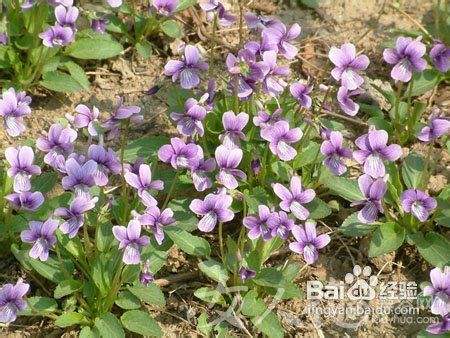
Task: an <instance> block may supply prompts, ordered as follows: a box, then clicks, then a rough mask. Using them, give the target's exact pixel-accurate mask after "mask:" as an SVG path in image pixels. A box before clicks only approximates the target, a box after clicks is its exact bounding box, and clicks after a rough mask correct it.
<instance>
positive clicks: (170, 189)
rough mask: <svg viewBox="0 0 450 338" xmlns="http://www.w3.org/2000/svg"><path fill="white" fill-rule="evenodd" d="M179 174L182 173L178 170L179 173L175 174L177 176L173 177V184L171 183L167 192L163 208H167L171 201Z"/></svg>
mask: <svg viewBox="0 0 450 338" xmlns="http://www.w3.org/2000/svg"><path fill="white" fill-rule="evenodd" d="M179 175H180V172H179V171H177V173H176V174H175V177H174V178H173V181H172V184H171V185H170V188H169V191H168V192H167V195H166V199H165V200H164V203H163V207H162V209H165V208H166V206H167V204H168V203H169V201H170V197H171V196H172V193H173V190H174V189H175V184H176V183H177V181H178V176H179Z"/></svg>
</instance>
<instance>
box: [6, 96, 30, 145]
mask: <svg viewBox="0 0 450 338" xmlns="http://www.w3.org/2000/svg"><path fill="white" fill-rule="evenodd" d="M30 103H31V97H29V96H27V94H26V93H25V92H16V91H15V90H14V88H9V89H8V90H6V91H4V92H3V94H2V98H1V99H0V116H1V117H3V125H4V127H5V129H6V132H7V133H8V135H9V136H11V137H16V136H19V135H20V134H22V133H23V132H24V131H25V125H24V123H23V118H24V117H25V116H28V115H30V114H31V108H30Z"/></svg>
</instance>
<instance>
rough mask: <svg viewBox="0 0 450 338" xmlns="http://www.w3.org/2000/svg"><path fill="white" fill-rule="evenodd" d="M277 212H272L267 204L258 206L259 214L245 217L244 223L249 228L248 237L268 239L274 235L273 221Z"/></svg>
mask: <svg viewBox="0 0 450 338" xmlns="http://www.w3.org/2000/svg"><path fill="white" fill-rule="evenodd" d="M275 215H276V213H274V212H271V211H270V209H269V208H268V207H267V206H265V205H259V206H258V215H250V216H247V217H245V218H244V219H243V221H242V224H244V226H245V227H246V228H247V229H249V231H248V238H250V239H257V238H260V237H261V238H262V239H263V240H264V241H268V240H269V239H271V238H272V237H273V236H272V226H271V224H272V222H273V221H274V218H275Z"/></svg>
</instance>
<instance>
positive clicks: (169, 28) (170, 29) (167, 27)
mask: <svg viewBox="0 0 450 338" xmlns="http://www.w3.org/2000/svg"><path fill="white" fill-rule="evenodd" d="M161 30H162V31H163V32H164V34H166V35H167V36H169V37H171V38H174V39H179V38H181V37H183V30H182V28H181V25H180V24H179V23H178V22H177V21H175V20H166V21H164V22H163V23H162V24H161Z"/></svg>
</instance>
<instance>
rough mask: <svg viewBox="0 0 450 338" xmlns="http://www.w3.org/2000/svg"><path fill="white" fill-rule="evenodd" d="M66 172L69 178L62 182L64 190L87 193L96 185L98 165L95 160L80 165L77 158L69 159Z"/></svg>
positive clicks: (66, 177)
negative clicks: (95, 176)
mask: <svg viewBox="0 0 450 338" xmlns="http://www.w3.org/2000/svg"><path fill="white" fill-rule="evenodd" d="M65 171H66V174H67V176H64V177H63V178H62V180H61V184H62V186H63V188H64V190H74V191H75V192H86V191H88V190H89V188H91V187H93V186H94V185H95V178H94V175H95V173H96V171H97V164H96V163H95V161H93V160H89V161H87V162H85V163H82V164H80V163H78V162H77V160H76V159H75V158H69V159H68V160H67V161H66V164H65Z"/></svg>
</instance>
